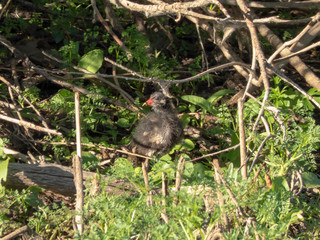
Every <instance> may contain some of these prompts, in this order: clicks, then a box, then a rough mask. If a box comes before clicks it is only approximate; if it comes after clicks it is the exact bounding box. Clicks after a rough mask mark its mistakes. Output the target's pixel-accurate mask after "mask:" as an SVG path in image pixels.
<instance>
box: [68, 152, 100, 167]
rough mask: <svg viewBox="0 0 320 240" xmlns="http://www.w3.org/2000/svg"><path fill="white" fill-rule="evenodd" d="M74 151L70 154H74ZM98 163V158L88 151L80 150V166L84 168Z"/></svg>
mask: <svg viewBox="0 0 320 240" xmlns="http://www.w3.org/2000/svg"><path fill="white" fill-rule="evenodd" d="M75 154H76V152H72V153H71V155H75ZM98 163H99V159H98V158H97V157H96V156H95V155H93V154H91V153H90V152H85V151H83V152H82V167H83V169H85V170H89V169H90V168H93V167H96V166H97V165H98Z"/></svg>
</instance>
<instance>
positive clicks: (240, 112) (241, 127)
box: [238, 98, 247, 179]
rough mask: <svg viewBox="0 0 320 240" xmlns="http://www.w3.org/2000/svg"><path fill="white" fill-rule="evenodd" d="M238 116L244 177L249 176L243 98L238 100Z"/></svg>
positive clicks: (242, 173)
mask: <svg viewBox="0 0 320 240" xmlns="http://www.w3.org/2000/svg"><path fill="white" fill-rule="evenodd" d="M238 117H239V140H240V162H241V166H242V168H241V175H242V178H243V179H244V178H247V163H246V159H247V152H246V135H245V130H244V122H243V99H242V98H239V100H238Z"/></svg>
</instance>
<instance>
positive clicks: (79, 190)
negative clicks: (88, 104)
mask: <svg viewBox="0 0 320 240" xmlns="http://www.w3.org/2000/svg"><path fill="white" fill-rule="evenodd" d="M74 103H75V120H76V142H77V155H75V156H74V158H73V166H74V184H75V187H76V196H77V197H76V206H75V210H76V215H75V223H76V227H77V230H78V232H79V234H80V235H82V233H83V216H82V213H81V212H82V208H83V182H82V179H83V178H82V175H83V174H82V152H81V123H80V97H79V93H78V92H75V95H74Z"/></svg>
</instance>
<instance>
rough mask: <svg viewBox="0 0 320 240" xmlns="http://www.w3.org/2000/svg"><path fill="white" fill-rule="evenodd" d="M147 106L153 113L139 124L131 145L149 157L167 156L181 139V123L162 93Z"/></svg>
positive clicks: (156, 94)
mask: <svg viewBox="0 0 320 240" xmlns="http://www.w3.org/2000/svg"><path fill="white" fill-rule="evenodd" d="M146 104H147V105H150V106H151V107H152V111H151V112H150V113H149V114H148V115H147V116H146V117H145V118H143V119H142V120H141V121H140V122H139V124H138V126H137V128H136V131H135V133H134V135H133V139H132V142H131V144H130V145H131V147H132V149H133V150H134V151H135V152H136V153H138V154H142V155H146V156H149V157H150V156H152V155H162V154H165V153H166V152H168V151H169V150H170V149H171V148H172V147H173V146H174V145H175V144H177V143H178V141H179V140H180V138H181V135H182V125H181V121H180V119H179V118H178V116H177V113H176V112H175V110H174V109H173V107H172V106H171V105H170V103H169V101H168V99H167V98H166V97H165V96H164V95H163V94H162V93H160V92H155V93H153V94H152V95H151V96H150V99H149V100H148V101H147V102H146Z"/></svg>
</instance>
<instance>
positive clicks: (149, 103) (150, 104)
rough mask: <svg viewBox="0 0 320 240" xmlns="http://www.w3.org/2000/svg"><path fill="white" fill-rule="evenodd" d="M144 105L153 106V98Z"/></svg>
mask: <svg viewBox="0 0 320 240" xmlns="http://www.w3.org/2000/svg"><path fill="white" fill-rule="evenodd" d="M144 105H147V106H152V98H149V99H148V100H147V101H146V102H145V103H144V104H143V105H142V106H144Z"/></svg>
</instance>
